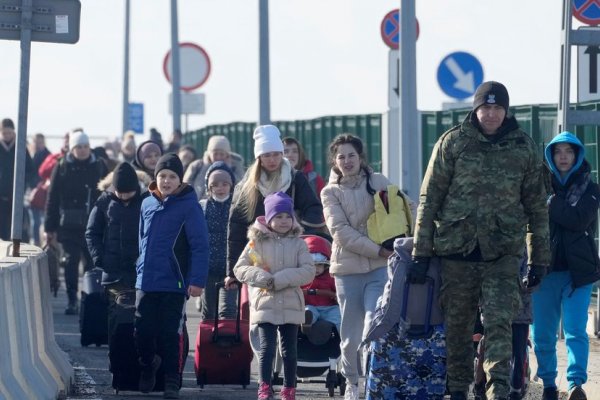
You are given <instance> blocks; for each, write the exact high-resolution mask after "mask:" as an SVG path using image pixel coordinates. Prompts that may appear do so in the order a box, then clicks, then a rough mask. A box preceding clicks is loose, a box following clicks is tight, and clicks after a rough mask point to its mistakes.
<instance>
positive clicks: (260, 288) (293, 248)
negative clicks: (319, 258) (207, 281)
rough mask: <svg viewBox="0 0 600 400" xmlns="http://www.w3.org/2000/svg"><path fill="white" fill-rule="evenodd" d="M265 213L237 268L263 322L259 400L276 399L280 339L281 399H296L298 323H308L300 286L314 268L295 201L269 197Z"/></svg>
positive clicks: (253, 319)
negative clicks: (274, 388) (274, 383)
mask: <svg viewBox="0 0 600 400" xmlns="http://www.w3.org/2000/svg"><path fill="white" fill-rule="evenodd" d="M264 205H265V216H264V217H258V218H257V220H256V222H255V223H254V224H253V225H252V226H251V227H250V229H249V232H248V239H250V242H249V243H248V245H246V247H245V249H244V251H243V252H242V255H241V256H240V258H239V259H238V262H237V263H236V265H235V267H234V268H233V272H234V274H235V277H236V278H237V279H238V280H239V281H240V282H244V283H246V284H248V287H249V294H250V304H251V307H250V323H251V324H258V335H259V338H260V350H259V352H258V366H259V375H260V385H259V388H258V399H259V400H260V399H263V400H268V399H272V398H273V397H272V388H271V378H272V375H273V360H274V358H275V351H276V349H277V331H279V334H280V337H281V355H282V358H283V372H284V379H283V386H284V387H283V388H282V390H281V399H282V400H295V392H296V389H295V387H296V359H297V356H296V344H297V340H298V326H299V325H300V324H302V323H304V295H303V294H302V290H301V289H300V286H302V285H306V284H308V283H310V282H311V281H312V279H313V278H314V276H315V267H314V265H313V260H312V256H311V255H310V253H309V252H308V248H307V247H306V244H305V242H304V240H302V239H301V238H300V234H301V233H302V227H301V226H300V225H299V224H298V222H296V219H295V217H294V205H293V202H292V199H291V198H290V197H289V196H288V195H287V194H285V193H283V192H275V193H273V194H270V195H268V196H267V197H266V198H265V201H264Z"/></svg>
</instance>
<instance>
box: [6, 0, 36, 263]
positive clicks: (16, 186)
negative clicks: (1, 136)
mask: <svg viewBox="0 0 600 400" xmlns="http://www.w3.org/2000/svg"><path fill="white" fill-rule="evenodd" d="M32 3H33V0H22V1H21V7H22V11H21V79H20V84H19V122H18V126H17V128H18V130H17V135H16V139H15V170H14V179H13V198H12V211H13V212H12V226H11V229H12V231H11V239H12V241H13V257H19V254H20V247H21V239H22V233H23V193H24V191H25V152H26V151H27V149H26V143H27V106H28V101H29V63H30V59H31V57H30V56H31V19H32V18H33V11H32Z"/></svg>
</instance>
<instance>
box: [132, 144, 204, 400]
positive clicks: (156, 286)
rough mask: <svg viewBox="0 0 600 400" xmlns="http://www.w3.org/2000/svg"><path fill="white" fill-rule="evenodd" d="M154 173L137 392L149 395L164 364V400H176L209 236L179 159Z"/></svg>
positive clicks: (141, 283)
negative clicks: (189, 308)
mask: <svg viewBox="0 0 600 400" xmlns="http://www.w3.org/2000/svg"><path fill="white" fill-rule="evenodd" d="M154 173H155V179H156V181H155V182H152V183H151V184H150V186H149V188H148V189H149V190H150V193H151V195H150V196H148V197H147V198H146V199H145V200H144V201H143V203H142V210H141V215H140V239H139V247H140V256H139V258H138V261H137V281H136V285H135V287H136V289H137V291H136V318H135V339H136V346H137V351H138V355H139V362H140V365H141V367H142V370H141V374H140V391H141V392H143V393H148V392H150V391H152V389H153V388H154V385H155V383H156V380H155V375H156V371H157V370H158V368H159V366H160V365H161V363H162V365H163V367H164V371H165V392H164V398H167V399H176V398H179V387H180V382H181V372H182V370H183V366H182V365H179V364H180V357H179V353H180V349H179V346H180V343H179V340H180V337H182V336H181V333H182V330H183V329H184V328H183V326H184V308H185V300H186V297H187V296H188V295H189V296H193V297H197V296H200V295H202V290H203V288H204V286H205V282H206V275H207V271H208V252H209V250H208V234H207V230H206V222H205V220H204V214H203V213H202V209H201V208H200V205H199V204H198V198H197V197H196V193H195V192H194V189H193V188H192V187H191V186H189V185H187V184H182V179H183V165H182V163H181V160H180V159H179V158H178V157H177V155H175V154H173V153H168V154H165V155H164V156H162V157H161V158H160V159H159V161H158V163H157V164H156V168H155V171H154ZM180 236H183V237H185V239H186V240H185V241H186V242H187V245H186V246H185V247H184V248H185V249H187V251H186V253H187V254H184V255H183V257H176V255H175V251H174V248H175V247H176V246H175V243H176V241H177V238H178V237H180ZM184 264H187V267H188V268H187V269H188V270H187V271H186V270H185V269H186V268H184V267H186V265H184ZM157 341H160V342H161V347H162V348H164V353H163V358H162V359H161V357H160V356H158V355H157V354H156V342H157Z"/></svg>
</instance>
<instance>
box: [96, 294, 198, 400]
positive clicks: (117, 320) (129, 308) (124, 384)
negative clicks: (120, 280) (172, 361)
mask: <svg viewBox="0 0 600 400" xmlns="http://www.w3.org/2000/svg"><path fill="white" fill-rule="evenodd" d="M108 318H109V321H110V324H109V326H110V332H109V338H108V358H109V362H110V367H109V370H110V372H111V373H112V387H113V389H115V392H116V393H119V391H138V390H139V380H140V365H139V363H138V356H137V351H136V348H135V337H134V319H135V289H132V290H131V291H125V292H123V293H121V294H120V295H119V296H117V297H116V299H115V304H114V305H113V306H111V307H110V308H109V317H108ZM180 340H181V341H182V343H181V348H182V357H180V360H182V361H181V365H180V373H183V369H184V367H185V361H186V358H187V355H188V353H189V347H190V343H189V337H188V333H187V327H186V325H185V324H184V325H183V331H182V335H181V338H180ZM157 351H158V354H159V355H160V356H162V349H161V347H160V343H159V345H158V349H157ZM164 388H165V377H164V370H163V368H162V367H160V368H159V369H158V371H156V385H155V386H154V389H153V391H155V392H162V391H163V390H164Z"/></svg>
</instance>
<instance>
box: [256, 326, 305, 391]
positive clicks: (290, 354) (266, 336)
mask: <svg viewBox="0 0 600 400" xmlns="http://www.w3.org/2000/svg"><path fill="white" fill-rule="evenodd" d="M277 330H279V334H280V336H281V357H282V358H283V386H285V387H296V364H297V361H298V360H297V358H298V357H297V347H298V346H297V345H298V325H295V324H284V325H273V324H269V323H262V324H258V336H259V338H260V353H259V355H258V370H259V376H260V381H261V382H265V383H268V384H269V385H270V384H271V379H272V377H273V361H274V360H275V352H276V351H277Z"/></svg>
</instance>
